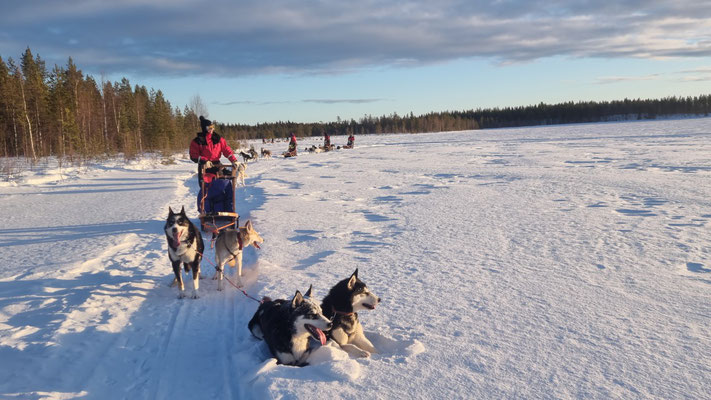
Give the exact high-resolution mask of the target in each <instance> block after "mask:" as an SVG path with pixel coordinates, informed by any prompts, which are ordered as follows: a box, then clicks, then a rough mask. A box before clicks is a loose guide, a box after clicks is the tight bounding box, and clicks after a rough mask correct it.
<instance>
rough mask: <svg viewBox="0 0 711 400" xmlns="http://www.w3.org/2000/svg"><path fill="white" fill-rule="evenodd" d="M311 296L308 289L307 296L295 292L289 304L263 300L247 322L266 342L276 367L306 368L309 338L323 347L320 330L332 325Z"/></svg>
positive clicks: (324, 341) (309, 351)
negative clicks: (277, 365)
mask: <svg viewBox="0 0 711 400" xmlns="http://www.w3.org/2000/svg"><path fill="white" fill-rule="evenodd" d="M310 297H311V288H309V290H308V292H306V297H304V296H302V294H301V292H299V291H298V290H297V291H296V294H295V295H294V297H293V298H292V299H291V301H289V300H283V299H278V300H271V299H270V298H268V297H265V298H264V300H263V302H262V304H260V305H259V308H258V309H257V311H256V312H255V313H254V316H253V317H252V319H251V320H250V321H249V324H248V327H249V331H250V332H252V335H254V337H256V338H257V339H260V340H264V341H265V342H267V346H269V350H270V351H271V353H272V355H273V356H274V357H276V359H277V361H278V363H279V364H286V365H296V366H300V367H301V366H304V365H308V359H309V356H310V355H311V349H310V348H309V337H310V336H312V337H313V338H315V339H316V340H317V341H319V342H320V343H321V345H324V344H326V335H325V334H324V333H323V331H324V330H328V329H330V328H331V322H330V321H329V320H328V319H326V317H324V316H323V313H322V312H321V307H319V306H318V304H316V303H315V302H314V301H312V300H311V299H310Z"/></svg>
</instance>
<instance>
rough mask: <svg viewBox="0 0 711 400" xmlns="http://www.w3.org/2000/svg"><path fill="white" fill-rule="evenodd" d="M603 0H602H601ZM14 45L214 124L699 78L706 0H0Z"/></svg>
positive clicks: (708, 36) (448, 105)
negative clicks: (197, 109) (123, 83)
mask: <svg viewBox="0 0 711 400" xmlns="http://www.w3.org/2000/svg"><path fill="white" fill-rule="evenodd" d="M606 3H610V4H606ZM2 8H3V12H2V13H1V14H0V26H2V28H1V29H0V56H2V57H3V59H4V60H7V58H9V57H12V58H14V59H17V58H19V57H20V55H21V54H22V53H23V52H24V51H25V49H26V48H27V47H29V48H30V49H31V50H32V51H33V53H34V54H39V55H40V57H42V58H43V59H44V60H45V61H46V62H47V65H48V66H49V67H51V66H53V65H54V64H58V65H66V63H67V59H68V57H70V56H71V57H72V58H73V59H74V61H75V63H76V64H77V65H78V66H79V68H81V69H82V70H83V71H84V73H86V74H90V75H92V76H94V77H95V78H96V79H97V80H99V79H100V78H101V77H102V76H103V77H105V79H110V80H114V81H118V80H120V79H121V78H123V77H126V78H128V79H129V80H130V81H131V83H132V84H139V85H145V86H146V87H149V88H155V89H160V90H161V91H163V93H164V95H165V97H166V98H167V99H168V100H169V101H170V102H171V104H172V105H174V106H177V107H179V108H181V109H182V108H183V107H184V106H185V105H187V104H189V103H190V102H191V101H192V100H193V99H195V98H196V96H199V98H200V99H201V100H202V103H203V104H205V106H206V107H207V111H208V112H207V113H208V114H209V115H208V116H209V117H211V118H212V119H214V120H216V121H218V122H222V123H247V124H256V123H261V122H273V121H287V120H288V121H295V122H318V121H324V122H327V121H335V120H337V119H338V118H341V119H355V120H358V119H360V118H362V117H363V116H365V115H373V116H380V115H390V114H392V113H397V114H399V115H405V114H409V113H411V112H412V113H414V114H415V115H421V114H426V113H428V112H439V111H448V110H451V111H453V110H470V109H476V108H490V107H506V106H519V105H529V104H537V103H540V102H544V103H558V102H565V101H587V100H594V101H604V100H617V99H623V98H661V97H666V96H696V95H700V94H708V93H710V92H711V3H709V2H708V1H696V0H683V1H678V0H676V1H666V0H665V1H657V0H642V1H640V0H622V1H616V2H590V1H506V0H501V1H492V2H478V1H468V0H442V1H437V2H432V1H401V0H362V1H358V2H340V1H325V0H322V1H301V2H294V1H288V0H275V1H252V0H248V1H239V2H234V1H228V0H216V1H210V2H200V1H195V0H127V1H117V2H106V1H100V0H68V1H61V2H60V1H38V0H27V1H21V2H19V1H5V2H3V5H2Z"/></svg>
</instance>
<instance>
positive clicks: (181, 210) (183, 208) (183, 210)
mask: <svg viewBox="0 0 711 400" xmlns="http://www.w3.org/2000/svg"><path fill="white" fill-rule="evenodd" d="M180 213H181V214H183V215H185V206H183V207H182V208H181V209H180Z"/></svg>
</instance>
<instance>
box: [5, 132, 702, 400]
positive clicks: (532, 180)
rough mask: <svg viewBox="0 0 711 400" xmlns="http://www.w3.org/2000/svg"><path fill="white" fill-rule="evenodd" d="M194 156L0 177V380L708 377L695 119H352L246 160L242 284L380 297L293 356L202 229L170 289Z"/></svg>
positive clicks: (525, 385)
mask: <svg viewBox="0 0 711 400" xmlns="http://www.w3.org/2000/svg"><path fill="white" fill-rule="evenodd" d="M319 142H320V140H315V139H306V140H302V141H300V143H299V150H300V151H302V150H303V149H304V148H305V147H307V146H310V145H312V144H318V143H319ZM333 142H334V143H335V144H343V143H345V138H344V137H334V138H333ZM254 145H255V147H256V148H257V150H259V148H260V147H262V146H264V145H262V144H261V143H260V142H255V143H254ZM268 148H270V149H271V150H272V151H273V153H274V154H279V153H281V152H282V151H284V150H285V149H286V143H283V142H282V143H276V144H269V145H268ZM194 170H195V165H194V164H192V163H191V162H190V161H189V160H187V159H186V157H185V156H184V155H179V156H177V157H176V163H175V164H169V165H163V164H161V163H160V159H159V158H146V159H143V160H141V161H140V162H134V163H132V164H129V165H124V164H120V163H106V164H104V165H94V166H91V167H89V168H81V169H77V168H65V169H64V170H63V171H62V173H61V175H60V174H59V173H58V172H59V171H56V170H52V169H51V168H50V169H46V170H45V171H43V172H41V173H40V172H37V171H35V172H32V173H25V175H24V177H23V178H22V179H21V181H20V182H19V183H18V184H4V185H3V186H0V205H1V207H0V219H1V220H2V221H3V226H2V227H1V228H0V273H1V274H0V360H1V361H0V376H2V377H3V378H2V379H0V398H3V399H6V398H10V399H15V398H17V399H40V398H42V399H45V398H46V399H67V398H92V399H114V398H116V399H118V398H124V399H209V398H240V399H241V398H255V399H262V398H304V399H305V398H309V399H333V398H350V399H354V398H383V399H397V398H403V397H414V398H423V399H442V398H472V399H481V398H601V399H609V398H624V399H630V398H665V399H675V398H689V399H702V398H711V385H709V381H708V377H709V376H711V375H710V373H711V333H710V332H709V327H710V326H711V296H710V293H711V235H709V228H710V227H711V224H710V223H709V220H711V184H710V183H711V182H710V181H711V119H708V118H704V119H693V120H671V121H649V122H626V123H602V124H585V125H568V126H555V127H534V128H520V129H499V130H481V131H471V132H456V133H438V134H419V135H378V136H375V135H373V136H358V137H357V138H356V148H355V149H353V150H340V151H334V152H330V153H321V154H308V153H304V152H300V155H299V156H298V157H297V158H292V159H283V158H280V157H274V158H273V159H267V160H264V159H261V160H259V161H258V162H253V163H250V164H249V167H248V168H247V175H248V178H247V187H246V188H239V189H238V190H237V199H238V207H237V211H238V212H239V213H240V215H241V222H242V224H244V223H245V222H246V221H247V220H248V219H251V220H252V221H253V222H254V225H255V227H256V229H257V230H258V231H259V232H260V233H261V235H262V237H263V238H264V239H265V242H264V243H263V245H262V250H255V249H253V248H249V249H247V251H246V253H245V260H244V261H245V277H244V281H245V283H246V288H245V289H246V291H247V292H248V293H249V294H250V295H251V296H255V297H261V296H265V295H268V296H271V297H273V298H287V297H290V296H292V295H293V294H294V292H295V290H297V289H299V290H302V291H303V290H305V289H306V288H308V286H309V285H310V284H313V285H314V289H315V295H316V297H317V298H323V296H325V294H326V293H327V291H328V289H329V288H330V287H331V286H332V285H334V284H335V283H336V282H337V281H339V280H341V279H344V278H346V277H348V276H349V275H350V274H351V273H352V272H353V270H355V269H356V268H358V269H359V276H360V278H361V279H362V280H363V281H365V282H366V283H367V284H368V286H369V287H370V288H371V289H372V290H373V291H374V292H375V293H376V294H378V295H379V296H380V297H381V298H382V303H381V304H380V305H379V306H378V308H377V309H376V310H374V311H368V312H363V313H361V314H360V316H361V319H362V322H363V325H364V329H365V331H366V335H367V336H368V337H369V338H370V339H371V341H372V342H373V343H374V344H375V346H376V348H378V349H379V350H380V353H378V354H374V355H373V356H372V357H371V358H368V359H350V358H348V356H347V355H345V353H343V352H341V351H340V350H338V349H332V348H328V347H324V348H322V349H319V350H318V351H317V352H316V354H315V356H314V359H313V361H314V365H311V366H308V367H304V368H298V367H288V366H281V365H276V364H275V361H274V360H273V359H271V358H270V356H269V352H268V349H267V347H266V346H265V345H264V343H263V342H260V341H257V340H256V339H254V338H252V337H251V335H250V333H249V331H248V330H247V322H248V321H249V319H250V318H251V316H252V314H253V313H254V311H255V310H256V308H257V302H256V301H253V300H251V299H249V298H247V297H246V296H244V295H243V294H242V293H241V292H239V291H237V290H235V289H234V288H233V287H231V286H229V285H227V286H226V287H227V289H226V290H225V291H224V292H218V291H217V290H216V283H215V281H212V280H210V279H209V277H211V276H212V273H213V271H214V269H213V267H212V265H211V260H212V259H213V255H212V250H208V251H206V260H205V261H204V262H203V271H204V275H205V276H206V277H207V278H208V279H204V280H203V281H202V282H201V285H200V290H201V295H202V297H201V298H200V299H197V300H192V299H183V300H179V299H177V298H176V297H177V290H176V289H175V288H170V287H168V284H169V283H170V281H171V280H172V270H171V267H170V264H169V262H168V257H167V245H166V241H165V236H164V234H163V232H162V228H163V221H164V219H165V217H166V215H167V212H168V206H172V207H173V208H174V209H176V208H177V209H180V207H181V206H185V207H186V209H187V210H188V213H189V215H191V216H193V217H195V218H194V220H195V221H196V217H197V212H196V206H195V197H196V193H197V184H196V176H195V174H194ZM60 178H61V179H60ZM206 239H207V240H208V241H207V243H209V238H208V237H207V235H206ZM189 286H190V284H188V287H189Z"/></svg>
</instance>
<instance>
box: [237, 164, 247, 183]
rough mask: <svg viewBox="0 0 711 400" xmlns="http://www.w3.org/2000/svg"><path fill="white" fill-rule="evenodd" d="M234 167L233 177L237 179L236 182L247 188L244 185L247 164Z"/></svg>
mask: <svg viewBox="0 0 711 400" xmlns="http://www.w3.org/2000/svg"><path fill="white" fill-rule="evenodd" d="M235 165H236V167H235V172H234V175H235V176H236V177H237V182H242V186H247V184H245V183H244V178H246V177H247V164H246V163H237V164H235Z"/></svg>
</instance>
